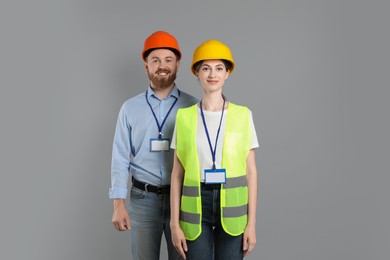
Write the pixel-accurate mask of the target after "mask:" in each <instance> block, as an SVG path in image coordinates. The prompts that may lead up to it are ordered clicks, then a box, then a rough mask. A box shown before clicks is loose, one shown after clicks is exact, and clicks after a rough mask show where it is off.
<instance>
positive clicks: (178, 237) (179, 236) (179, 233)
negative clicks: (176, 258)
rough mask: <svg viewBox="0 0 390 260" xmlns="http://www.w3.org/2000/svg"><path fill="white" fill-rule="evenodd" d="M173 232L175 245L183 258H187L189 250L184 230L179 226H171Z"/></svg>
mask: <svg viewBox="0 0 390 260" xmlns="http://www.w3.org/2000/svg"><path fill="white" fill-rule="evenodd" d="M171 234H172V243H173V246H174V247H175V248H176V250H177V251H178V252H179V253H180V255H181V256H182V257H183V259H186V254H185V252H187V250H188V247H187V242H186V238H185V236H184V233H183V230H181V228H180V227H179V226H176V227H172V226H171Z"/></svg>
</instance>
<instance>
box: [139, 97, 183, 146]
mask: <svg viewBox="0 0 390 260" xmlns="http://www.w3.org/2000/svg"><path fill="white" fill-rule="evenodd" d="M178 93H179V97H180V90H178ZM145 97H146V102H147V103H148V105H149V107H150V110H151V111H152V114H153V117H154V120H155V121H156V124H157V127H158V139H162V129H163V126H164V124H165V121H166V120H167V118H168V116H169V114H170V113H171V111H172V109H173V107H174V106H175V104H176V102H177V100H178V98H177V97H175V96H172V97H174V98H175V99H176V100H175V102H173V104H172V106H171V108H170V109H169V110H168V113H167V114H166V115H165V117H164V120H163V121H162V123H161V125H160V123H159V122H158V119H157V116H156V114H155V113H154V111H153V108H152V105H151V104H150V102H149V100H148V90H146V93H145Z"/></svg>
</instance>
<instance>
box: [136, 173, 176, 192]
mask: <svg viewBox="0 0 390 260" xmlns="http://www.w3.org/2000/svg"><path fill="white" fill-rule="evenodd" d="M131 180H132V181H133V186H134V187H136V188H138V189H140V190H144V191H147V192H154V193H157V194H161V195H167V194H169V192H170V190H171V186H170V185H164V186H154V185H151V184H147V183H143V182H140V181H138V180H136V179H134V177H132V178H131Z"/></svg>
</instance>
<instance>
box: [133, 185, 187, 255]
mask: <svg viewBox="0 0 390 260" xmlns="http://www.w3.org/2000/svg"><path fill="white" fill-rule="evenodd" d="M129 212H130V222H131V231H130V234H131V241H132V246H131V249H132V255H133V258H132V259H134V260H158V259H160V247H161V239H162V234H163V233H164V235H165V239H166V242H167V249H168V256H169V259H170V260H176V259H181V257H180V255H179V254H178V252H177V251H176V249H175V248H174V246H173V244H172V238H171V230H170V226H169V221H170V201H169V195H158V194H156V193H152V192H146V191H143V190H140V189H138V188H135V187H131V190H130V206H129Z"/></svg>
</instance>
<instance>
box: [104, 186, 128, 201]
mask: <svg viewBox="0 0 390 260" xmlns="http://www.w3.org/2000/svg"><path fill="white" fill-rule="evenodd" d="M108 196H109V197H110V199H126V197H127V189H123V188H110V190H109V191H108Z"/></svg>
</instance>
